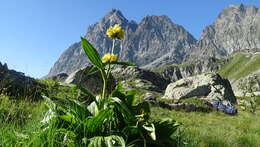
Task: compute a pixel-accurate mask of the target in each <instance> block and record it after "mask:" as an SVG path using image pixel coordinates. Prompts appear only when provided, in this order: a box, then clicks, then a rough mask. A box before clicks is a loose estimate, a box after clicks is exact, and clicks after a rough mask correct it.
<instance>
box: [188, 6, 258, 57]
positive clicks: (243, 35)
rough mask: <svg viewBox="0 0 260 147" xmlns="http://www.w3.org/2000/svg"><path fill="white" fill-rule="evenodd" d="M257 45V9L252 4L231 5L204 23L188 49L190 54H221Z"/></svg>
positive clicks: (252, 47) (204, 55) (206, 55)
mask: <svg viewBox="0 0 260 147" xmlns="http://www.w3.org/2000/svg"><path fill="white" fill-rule="evenodd" d="M257 48H258V49H259V48H260V10H259V8H257V7H255V6H244V5H242V4H241V5H238V6H235V5H232V6H229V7H227V8H225V9H224V10H223V11H222V12H221V13H220V14H219V16H218V17H217V19H216V21H215V22H214V23H213V24H212V25H210V26H208V27H206V28H205V29H204V30H203V32H202V36H201V38H200V39H199V40H198V42H197V44H196V45H195V46H193V47H192V48H191V49H190V50H187V51H190V52H191V53H189V56H187V59H188V60H192V59H193V58H194V57H199V58H201V57H208V56H215V57H222V56H226V55H230V54H232V53H233V52H235V51H240V50H242V49H257Z"/></svg>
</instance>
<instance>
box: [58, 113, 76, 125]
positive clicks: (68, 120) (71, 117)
mask: <svg viewBox="0 0 260 147" xmlns="http://www.w3.org/2000/svg"><path fill="white" fill-rule="evenodd" d="M59 118H60V119H62V120H64V121H67V122H69V123H71V124H75V123H76V120H75V118H74V117H73V116H71V115H60V116H59Z"/></svg>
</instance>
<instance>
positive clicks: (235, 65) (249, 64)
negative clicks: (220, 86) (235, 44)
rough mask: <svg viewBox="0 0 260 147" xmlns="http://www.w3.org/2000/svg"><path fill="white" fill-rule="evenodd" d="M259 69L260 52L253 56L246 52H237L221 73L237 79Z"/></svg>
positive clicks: (226, 76)
mask: <svg viewBox="0 0 260 147" xmlns="http://www.w3.org/2000/svg"><path fill="white" fill-rule="evenodd" d="M257 70H260V54H257V55H253V56H251V55H249V54H245V53H237V54H236V55H234V56H233V59H232V60H231V61H230V62H229V63H228V64H226V65H224V67H223V68H222V69H221V70H220V71H219V73H220V75H222V76H223V77H225V78H228V79H230V80H237V79H239V78H241V77H245V76H247V75H249V74H250V73H253V72H255V71H257Z"/></svg>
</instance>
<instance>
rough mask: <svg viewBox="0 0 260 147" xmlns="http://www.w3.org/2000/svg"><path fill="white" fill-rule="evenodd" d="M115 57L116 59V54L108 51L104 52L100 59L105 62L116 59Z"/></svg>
mask: <svg viewBox="0 0 260 147" xmlns="http://www.w3.org/2000/svg"><path fill="white" fill-rule="evenodd" d="M117 59H118V57H117V55H114V54H109V53H107V54H105V55H104V56H103V57H102V61H103V62H104V63H106V62H115V61H117Z"/></svg>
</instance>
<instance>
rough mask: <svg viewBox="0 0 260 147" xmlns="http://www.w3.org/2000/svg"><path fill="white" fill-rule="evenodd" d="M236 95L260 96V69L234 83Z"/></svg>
mask: <svg viewBox="0 0 260 147" xmlns="http://www.w3.org/2000/svg"><path fill="white" fill-rule="evenodd" d="M232 87H233V89H234V93H235V95H236V96H260V70H259V71H256V72H254V73H251V74H249V75H248V76H246V77H243V78H240V79H238V80H236V81H234V83H233V84H232Z"/></svg>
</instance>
